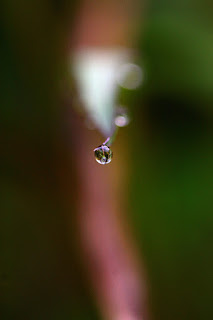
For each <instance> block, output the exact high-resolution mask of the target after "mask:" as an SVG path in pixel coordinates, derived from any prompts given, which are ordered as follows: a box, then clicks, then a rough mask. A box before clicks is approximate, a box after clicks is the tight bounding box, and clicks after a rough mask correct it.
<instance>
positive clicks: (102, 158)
mask: <svg viewBox="0 0 213 320" xmlns="http://www.w3.org/2000/svg"><path fill="white" fill-rule="evenodd" d="M94 154H95V160H96V161H97V162H98V163H100V164H107V163H110V162H111V161H112V155H113V153H112V150H111V149H110V147H108V146H106V145H104V144H102V145H101V146H100V147H98V148H96V149H94Z"/></svg>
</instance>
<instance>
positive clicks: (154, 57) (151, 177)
mask: <svg viewBox="0 0 213 320" xmlns="http://www.w3.org/2000/svg"><path fill="white" fill-rule="evenodd" d="M149 5H150V7H149V14H148V16H147V19H146V22H145V28H144V29H143V32H142V36H141V47H140V48H141V49H140V59H141V65H142V67H143V70H144V74H145V76H144V86H143V87H142V88H141V89H140V90H139V91H138V92H137V93H129V94H128V92H124V93H123V96H126V99H128V98H129V103H133V104H135V105H134V106H133V107H134V109H133V119H134V123H132V125H131V127H130V128H129V131H128V133H129V135H130V136H131V138H130V145H131V151H130V154H131V159H132V168H134V169H133V174H132V187H131V202H130V211H131V212H132V221H133V223H134V225H135V228H136V230H137V243H140V245H141V254H142V256H143V257H144V261H145V268H146V272H147V274H148V279H149V304H150V310H151V314H152V318H153V319H156V320H159V319H162V320H171V319H172V320H176V319H177V320H178V319H182V320H188V319H196V320H202V319H212V318H213V311H212V301H213V150H212V141H213V109H212V106H213V23H212V21H213V20H212V17H213V15H212V14H213V6H212V3H211V2H210V1H202V2H201V1H200V2H198V1H153V2H152V3H149Z"/></svg>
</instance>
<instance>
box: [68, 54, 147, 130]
mask: <svg viewBox="0 0 213 320" xmlns="http://www.w3.org/2000/svg"><path fill="white" fill-rule="evenodd" d="M131 57H132V53H131V51H130V50H128V49H125V48H124V49H95V48H91V49H90V48H87V49H80V50H78V51H76V52H75V54H74V56H73V57H72V63H71V67H72V72H73V74H74V77H75V79H76V83H77V86H78V90H79V92H80V98H81V100H82V103H83V105H84V107H85V109H86V111H87V112H88V114H89V116H90V118H91V119H92V121H93V122H94V124H95V126H96V127H97V128H98V129H99V130H100V131H101V132H102V133H103V134H104V135H105V136H110V135H111V134H112V131H113V130H114V121H113V120H114V107H115V102H116V97H117V94H118V89H119V87H118V83H117V79H118V72H120V71H122V66H133V69H131V70H132V71H131V70H130V71H131V72H132V73H133V80H132V81H133V82H131V81H130V80H129V81H130V82H131V85H130V86H131V87H135V86H136V85H138V82H140V81H141V78H142V77H141V73H140V72H141V70H140V69H139V71H138V69H137V68H139V67H137V66H135V65H134V64H131V63H129V62H130V61H131ZM136 67H137V68H136ZM119 70H120V71H119ZM123 73H124V71H123ZM120 78H121V76H120Z"/></svg>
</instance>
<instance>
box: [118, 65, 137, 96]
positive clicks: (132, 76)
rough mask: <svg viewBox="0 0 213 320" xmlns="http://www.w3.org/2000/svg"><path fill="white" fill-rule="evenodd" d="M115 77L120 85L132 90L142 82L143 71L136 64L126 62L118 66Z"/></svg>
mask: <svg viewBox="0 0 213 320" xmlns="http://www.w3.org/2000/svg"><path fill="white" fill-rule="evenodd" d="M116 79H117V83H118V84H119V85H120V86H121V87H123V88H125V89H129V90H134V89H137V88H138V87H139V86H140V85H141V84H142V81H143V72H142V69H141V67H139V66H138V65H136V64H133V63H126V64H123V65H122V66H121V67H120V68H119V70H118V73H117V77H116Z"/></svg>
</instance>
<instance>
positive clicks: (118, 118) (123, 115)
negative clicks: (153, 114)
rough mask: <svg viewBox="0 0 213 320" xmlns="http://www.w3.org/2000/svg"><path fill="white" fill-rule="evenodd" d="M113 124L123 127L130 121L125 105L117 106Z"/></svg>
mask: <svg viewBox="0 0 213 320" xmlns="http://www.w3.org/2000/svg"><path fill="white" fill-rule="evenodd" d="M114 121H115V125H116V126H117V127H125V126H127V125H128V124H129V122H130V117H129V114H128V110H127V108H125V107H118V108H117V109H116V113H115V119H114Z"/></svg>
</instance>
